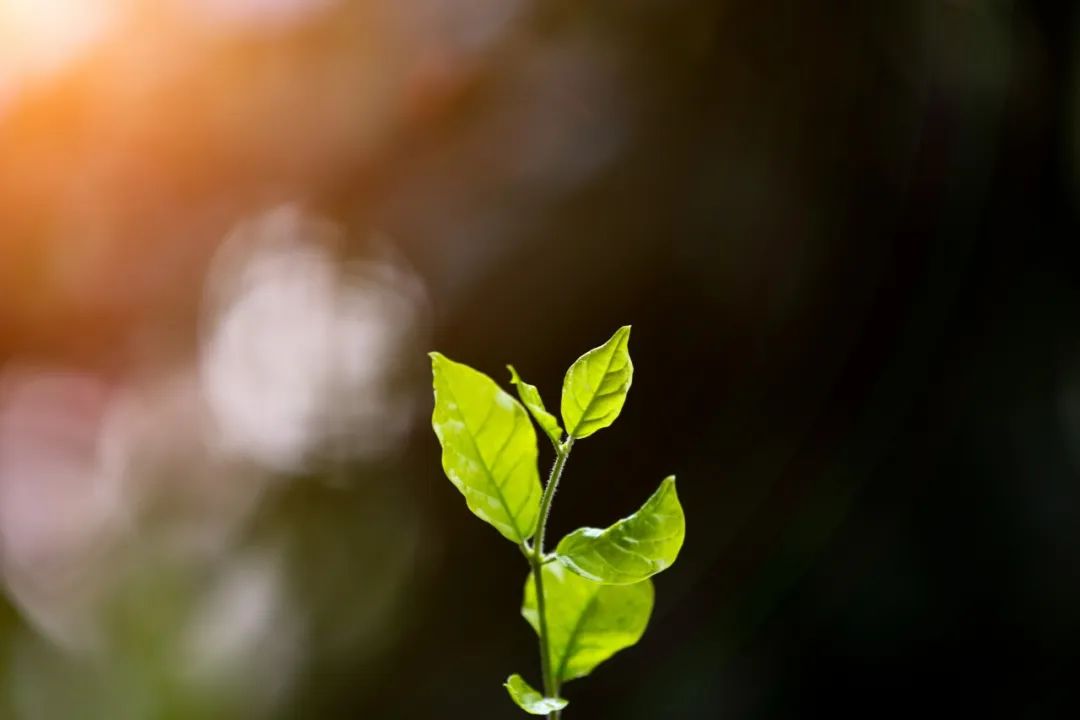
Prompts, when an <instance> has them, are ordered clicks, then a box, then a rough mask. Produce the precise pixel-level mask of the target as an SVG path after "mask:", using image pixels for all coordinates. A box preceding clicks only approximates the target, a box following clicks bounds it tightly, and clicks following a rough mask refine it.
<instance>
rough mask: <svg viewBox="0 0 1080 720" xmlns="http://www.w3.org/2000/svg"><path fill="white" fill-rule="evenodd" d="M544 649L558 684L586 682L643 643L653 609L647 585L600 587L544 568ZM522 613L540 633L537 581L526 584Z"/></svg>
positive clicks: (554, 567)
mask: <svg viewBox="0 0 1080 720" xmlns="http://www.w3.org/2000/svg"><path fill="white" fill-rule="evenodd" d="M541 572H543V573H544V598H545V601H546V602H545V606H546V611H547V629H548V650H549V655H550V658H551V669H552V675H553V676H554V677H555V679H556V681H557V682H560V683H561V682H565V681H567V680H573V679H574V678H580V677H585V676H586V675H588V674H589V673H590V672H592V670H593V668H595V667H596V666H597V665H599V664H600V663H602V662H603V661H605V660H607V659H608V658H609V657H611V656H612V655H614V654H615V653H617V652H618V651H619V650H623V649H625V648H628V647H630V646H631V645H633V644H634V643H636V642H637V641H638V640H640V639H641V636H642V634H643V633H644V632H645V626H646V625H648V624H649V616H650V615H651V614H652V607H653V586H652V581H651V580H644V581H642V582H640V583H637V584H636V585H600V584H597V583H594V582H591V581H589V580H586V579H585V578H582V577H579V576H578V575H575V574H574V573H572V572H569V571H567V570H566V569H565V568H564V567H563V566H562V565H560V564H558V563H550V564H548V565H544V566H543V569H542V570H541ZM521 614H522V615H523V616H524V617H525V619H526V620H527V621H528V622H529V624H530V625H532V627H533V629H534V630H536V632H537V634H539V633H540V615H539V613H538V611H537V609H536V582H535V579H534V578H533V576H532V574H531V573H530V574H529V579H528V580H527V581H526V583H525V601H524V603H523V605H522V607H521Z"/></svg>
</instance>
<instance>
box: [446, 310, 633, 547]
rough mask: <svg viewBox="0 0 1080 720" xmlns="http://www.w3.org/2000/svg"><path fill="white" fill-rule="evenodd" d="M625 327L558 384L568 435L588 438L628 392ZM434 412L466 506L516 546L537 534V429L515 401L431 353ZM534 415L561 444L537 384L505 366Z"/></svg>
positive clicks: (448, 463) (627, 332)
mask: <svg viewBox="0 0 1080 720" xmlns="http://www.w3.org/2000/svg"><path fill="white" fill-rule="evenodd" d="M629 338H630V328H629V326H627V327H623V328H620V329H619V330H618V331H617V332H616V333H615V335H614V336H612V338H611V339H610V340H608V341H607V342H606V343H604V344H603V345H601V346H600V347H598V348H595V349H593V350H590V351H589V352H587V353H585V354H584V355H583V356H581V357H580V358H578V360H577V361H576V362H575V363H574V364H573V365H571V366H570V369H569V370H568V371H567V373H566V378H565V380H564V382H563V395H562V416H563V422H564V423H565V424H566V428H567V433H568V434H569V435H570V437H573V438H584V437H588V436H589V435H591V434H592V433H594V432H596V431H597V430H599V429H601V428H604V427H607V426H608V425H610V424H611V423H613V422H614V421H615V418H617V417H618V415H619V412H620V411H621V410H622V407H623V404H624V403H625V402H626V393H627V391H628V390H629V389H630V382H631V379H632V377H633V370H634V366H633V363H631V361H630V353H629V349H628V343H629ZM431 369H432V374H433V376H434V383H433V384H434V388H435V411H434V413H433V414H432V417H431V424H432V427H433V428H434V429H435V434H436V436H438V438H439V443H440V444H441V445H442V465H443V470H444V471H445V472H446V476H447V477H448V478H449V479H450V481H451V482H452V483H453V484H454V485H455V487H457V489H458V490H459V491H461V494H462V495H464V496H465V502H466V503H467V504H468V506H469V509H470V510H472V511H473V513H475V514H476V515H477V517H479V518H480V519H482V520H484V521H485V522H487V523H490V524H491V525H493V526H494V527H495V529H496V530H498V531H499V532H500V533H502V535H503V536H504V537H506V538H507V539H508V540H510V541H512V542H514V543H517V544H521V543H523V542H525V541H526V540H528V539H529V538H530V537H532V535H533V533H535V532H536V522H537V516H538V515H539V512H540V495H541V488H540V476H539V473H538V471H537V468H536V456H537V448H536V431H535V430H534V429H533V426H532V423H530V422H529V418H528V416H527V415H526V412H525V409H524V408H523V407H522V406H521V404H520V403H519V402H518V401H517V400H515V399H514V398H512V397H511V396H510V395H509V394H508V393H506V392H505V391H504V390H502V389H501V388H500V387H499V386H498V385H496V384H495V382H494V381H493V380H492V379H491V378H489V377H488V376H487V375H484V374H483V373H481V372H477V371H476V370H473V369H472V368H470V367H469V366H467V365H462V364H461V363H456V362H454V361H453V360H450V359H449V358H447V357H446V356H445V355H442V354H440V353H431ZM510 374H511V378H512V381H513V382H514V384H516V385H517V387H518V392H519V393H520V395H521V398H522V400H523V402H524V403H525V405H526V407H528V408H529V411H530V412H531V413H532V415H533V417H534V418H536V421H537V422H538V423H539V425H540V427H541V428H543V430H544V432H545V433H546V434H547V435H548V437H549V438H551V441H552V442H553V443H554V444H555V446H556V448H561V443H562V436H563V429H562V427H560V426H559V422H558V420H556V419H555V417H554V416H553V415H552V414H551V413H549V412H548V411H547V410H546V409H545V408H544V401H543V400H542V399H541V398H540V393H539V391H538V390H537V389H536V387H534V386H532V385H529V384H528V383H526V382H524V381H523V380H521V378H520V377H518V374H517V372H516V371H515V370H514V369H513V368H510Z"/></svg>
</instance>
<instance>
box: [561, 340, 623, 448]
mask: <svg viewBox="0 0 1080 720" xmlns="http://www.w3.org/2000/svg"><path fill="white" fill-rule="evenodd" d="M629 344H630V326H629V325H625V326H623V327H621V328H619V329H618V330H616V331H615V334H614V335H612V336H611V339H610V340H608V341H607V342H606V343H604V344H603V345H601V346H600V347H598V348H594V349H592V350H590V351H589V352H587V353H585V354H584V355H582V356H581V357H579V358H578V359H577V360H576V361H574V364H573V365H571V366H570V369H569V370H567V371H566V378H565V379H564V380H563V391H562V418H563V423H564V424H565V425H566V432H567V434H568V435H570V437H573V438H576V439H579V440H580V439H581V438H586V437H589V436H590V435H592V434H593V433H594V432H596V431H597V430H602V429H603V428H606V427H607V426H608V425H610V424H611V423H613V422H615V418H617V417H619V413H620V412H621V411H622V408H623V404H624V403H625V402H626V393H627V392H628V391H629V390H630V382H631V380H633V377H634V364H633V363H632V362H631V361H630V350H629Z"/></svg>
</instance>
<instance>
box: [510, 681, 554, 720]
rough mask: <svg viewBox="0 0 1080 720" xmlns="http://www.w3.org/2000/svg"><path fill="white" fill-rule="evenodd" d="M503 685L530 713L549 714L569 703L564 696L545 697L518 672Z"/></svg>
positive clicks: (522, 707) (521, 706) (515, 700)
mask: <svg viewBox="0 0 1080 720" xmlns="http://www.w3.org/2000/svg"><path fill="white" fill-rule="evenodd" d="M503 687H505V688H506V691H507V692H508V693H510V697H511V698H512V699H513V701H514V702H515V703H517V706H518V707H519V708H521V709H522V710H524V711H525V712H527V713H529V714H530V715H547V714H549V713H553V712H556V711H558V710H562V709H563V708H564V707H566V706H567V705H568V704H569V703H567V702H566V701H565V700H563V699H562V698H549V697H544V696H543V695H542V694H540V693H539V692H537V691H536V690H534V689H533V687H532V686H531V685H529V683H527V682H525V680H524V678H522V677H521V676H520V675H518V674H516V673H515V674H513V675H511V676H510V677H508V678H507V679H506V682H505V683H503Z"/></svg>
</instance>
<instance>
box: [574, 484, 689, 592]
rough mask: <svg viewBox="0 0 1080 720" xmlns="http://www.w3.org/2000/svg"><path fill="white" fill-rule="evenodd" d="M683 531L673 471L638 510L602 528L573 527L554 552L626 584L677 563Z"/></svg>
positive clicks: (582, 570)
mask: <svg viewBox="0 0 1080 720" xmlns="http://www.w3.org/2000/svg"><path fill="white" fill-rule="evenodd" d="M685 536H686V518H685V516H684V515H683V509H682V505H681V504H680V503H679V497H678V495H677V494H676V492H675V478H674V476H672V477H669V478H667V479H666V480H664V481H663V482H662V483H660V487H659V488H658V489H657V490H656V492H655V493H653V495H652V497H650V498H649V499H648V500H647V501H645V504H644V505H642V506H641V509H640V510H638V511H637V512H636V513H634V514H633V515H631V516H630V517H627V518H624V519H622V520H620V521H618V522H617V523H615V524H614V525H612V526H611V527H609V528H607V529H606V530H599V529H597V528H581V529H580V530H575V531H574V532H572V533H570V534H569V535H567V536H566V537H564V538H563V539H562V541H561V542H560V543H559V545H558V547H557V548H555V555H556V557H558V559H559V562H561V563H562V564H563V565H565V566H566V567H568V568H570V569H571V570H573V571H574V572H576V573H577V574H578V575H581V576H582V577H585V578H588V579H589V580H593V581H595V582H601V583H610V584H613V585H628V584H631V583H636V582H640V581H641V580H644V579H645V578H647V577H649V576H651V575H655V574H656V573H658V572H660V571H661V570H663V569H665V568H667V567H668V566H669V565H671V564H672V563H673V562H675V558H676V557H678V555H679V550H680V549H681V548H682V544H683V539H684V538H685Z"/></svg>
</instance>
